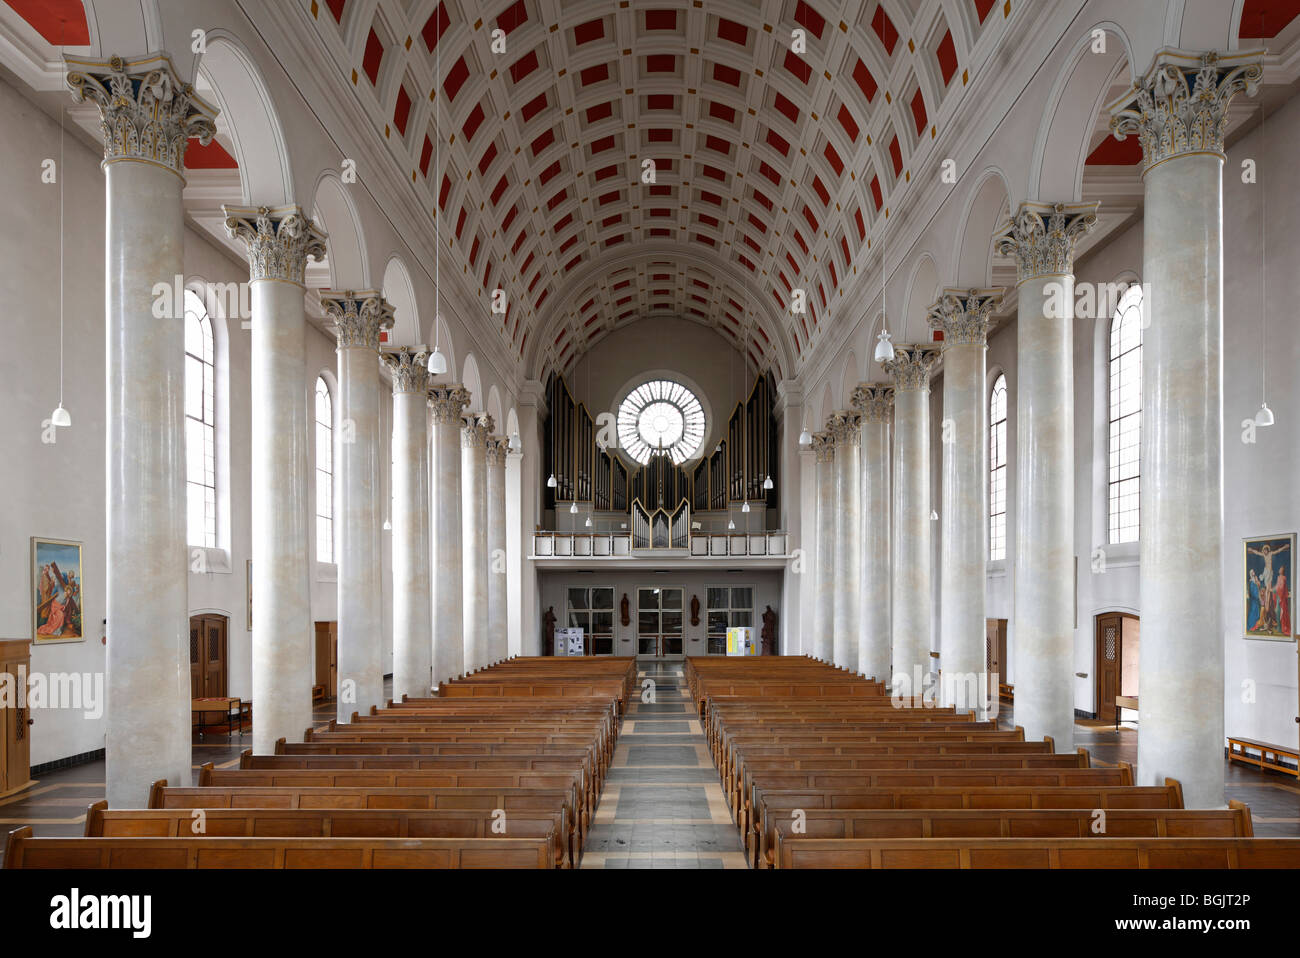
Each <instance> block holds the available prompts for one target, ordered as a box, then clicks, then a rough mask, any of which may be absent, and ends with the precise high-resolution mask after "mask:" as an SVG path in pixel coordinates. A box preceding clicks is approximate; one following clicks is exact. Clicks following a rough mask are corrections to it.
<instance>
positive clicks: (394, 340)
mask: <svg viewBox="0 0 1300 958" xmlns="http://www.w3.org/2000/svg"><path fill="white" fill-rule="evenodd" d="M383 294H384V299H386V300H387V301H388V302H389V304H391V305H392V307H393V328H392V330H391V331H390V332H389V334H388V337H389V342H390V343H391V344H392V345H394V346H415V345H417V344H419V343H421V342H422V340H421V339H420V311H419V309H418V308H417V306H416V304H415V287H414V286H413V285H412V284H411V274H410V273H409V272H408V271H407V269H406V264H405V263H404V262H402V259H401V257H400V256H398V255H397V254H393V255H392V256H390V257H389V258H388V265H386V266H385V267H384V285H383Z"/></svg>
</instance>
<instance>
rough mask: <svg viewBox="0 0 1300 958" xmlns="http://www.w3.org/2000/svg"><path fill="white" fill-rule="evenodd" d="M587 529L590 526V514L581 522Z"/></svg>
mask: <svg viewBox="0 0 1300 958" xmlns="http://www.w3.org/2000/svg"><path fill="white" fill-rule="evenodd" d="M583 525H584V526H586V527H587V528H588V529H590V528H591V516H587V521H586V522H584V523H583Z"/></svg>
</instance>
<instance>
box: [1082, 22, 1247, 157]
mask: <svg viewBox="0 0 1300 958" xmlns="http://www.w3.org/2000/svg"><path fill="white" fill-rule="evenodd" d="M1263 53H1264V51H1262V50H1250V51H1243V52H1235V53H1214V52H1209V53H1190V52H1188V51H1186V50H1174V49H1170V48H1168V47H1167V48H1165V49H1163V50H1161V51H1160V52H1158V53H1157V54H1156V55H1155V59H1154V60H1152V62H1151V66H1150V67H1149V68H1148V69H1147V72H1146V74H1145V75H1143V76H1142V78H1141V79H1139V80H1138V81H1137V82H1136V83H1135V84H1133V86H1132V87H1130V88H1129V90H1128V91H1127V92H1125V93H1124V95H1123V96H1121V97H1119V98H1118V99H1117V100H1115V101H1114V102H1113V103H1111V104H1110V105H1109V106H1108V107H1107V108H1106V109H1107V111H1108V112H1109V113H1110V115H1111V116H1110V129H1111V132H1112V133H1113V134H1114V135H1115V139H1117V140H1122V139H1124V138H1126V137H1127V136H1128V135H1129V134H1130V133H1136V134H1137V136H1138V139H1139V140H1140V141H1141V143H1142V172H1143V173H1144V174H1145V173H1146V171H1147V170H1149V169H1151V168H1152V167H1153V166H1155V165H1156V164H1157V163H1161V162H1163V161H1164V160H1168V159H1172V158H1174V157H1176V156H1186V155H1188V154H1192V153H1216V154H1218V155H1219V156H1222V155H1223V132H1224V124H1225V121H1226V119H1227V116H1228V103H1229V101H1231V100H1232V98H1233V97H1234V96H1236V95H1237V93H1238V92H1240V91H1241V90H1245V91H1246V95H1247V96H1254V95H1255V91H1256V90H1257V89H1258V88H1259V81H1260V79H1261V78H1262V77H1263V75H1264V69H1263V60H1262V58H1263Z"/></svg>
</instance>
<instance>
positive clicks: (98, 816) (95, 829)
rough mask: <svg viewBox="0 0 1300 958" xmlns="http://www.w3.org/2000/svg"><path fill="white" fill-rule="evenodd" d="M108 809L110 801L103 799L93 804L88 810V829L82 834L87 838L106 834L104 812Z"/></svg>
mask: <svg viewBox="0 0 1300 958" xmlns="http://www.w3.org/2000/svg"><path fill="white" fill-rule="evenodd" d="M107 809H108V799H106V798H101V799H100V800H99V801H97V802H91V803H90V805H89V806H88V807H87V808H86V828H85V830H84V831H83V832H82V834H83V835H84V836H85V837H86V838H91V837H92V836H95V835H102V834H104V812H105V811H106V810H107Z"/></svg>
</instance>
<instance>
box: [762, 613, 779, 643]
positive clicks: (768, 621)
mask: <svg viewBox="0 0 1300 958" xmlns="http://www.w3.org/2000/svg"><path fill="white" fill-rule="evenodd" d="M761 639H762V650H761V651H762V654H763V655H776V613H775V612H773V611H772V607H771V606H770V605H769V606H768V607H767V610H766V611H765V612H764V613H763V632H762V634H761Z"/></svg>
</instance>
